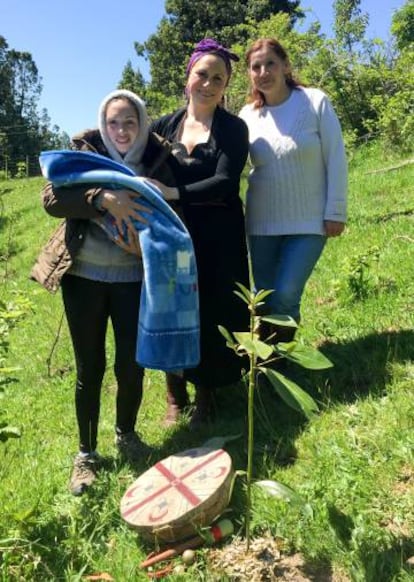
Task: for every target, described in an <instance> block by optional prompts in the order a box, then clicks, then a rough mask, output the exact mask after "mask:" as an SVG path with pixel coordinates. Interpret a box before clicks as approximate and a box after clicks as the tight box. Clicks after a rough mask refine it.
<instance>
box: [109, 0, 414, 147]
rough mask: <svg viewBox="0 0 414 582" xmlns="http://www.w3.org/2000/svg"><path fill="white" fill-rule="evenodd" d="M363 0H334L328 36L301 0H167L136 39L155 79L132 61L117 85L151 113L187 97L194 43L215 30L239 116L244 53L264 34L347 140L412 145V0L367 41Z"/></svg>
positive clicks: (243, 90)
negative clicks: (326, 105) (331, 108)
mask: <svg viewBox="0 0 414 582" xmlns="http://www.w3.org/2000/svg"><path fill="white" fill-rule="evenodd" d="M360 5H361V0H335V2H334V3H333V7H334V15H335V19H334V24H333V30H332V33H333V34H332V36H331V37H330V38H327V36H326V35H325V34H323V33H322V32H321V26H320V23H319V22H317V21H315V22H314V23H312V24H311V25H310V26H309V27H308V29H307V30H306V31H301V28H303V26H304V20H305V13H304V11H303V10H302V8H301V7H300V2H299V1H280V0H247V1H246V0H221V1H220V2H205V1H204V0H167V1H166V2H165V12H166V14H165V16H164V17H163V18H162V19H161V21H160V23H159V25H158V28H157V31H156V32H155V33H154V34H153V35H151V36H150V37H149V38H148V39H147V41H146V42H144V43H135V51H136V53H137V56H138V57H143V58H145V59H146V60H147V61H148V62H149V65H150V79H151V80H150V81H149V82H147V83H146V82H145V81H144V78H143V76H142V74H141V72H140V70H139V67H138V68H134V67H133V66H132V63H131V61H128V62H127V64H126V66H125V68H124V70H123V74H122V78H121V81H120V83H119V88H125V89H130V90H133V91H135V92H136V93H138V94H139V95H141V96H142V97H143V98H144V99H145V101H146V102H147V105H148V109H149V112H150V115H151V116H152V117H158V116H159V115H161V114H163V113H165V112H168V111H172V110H173V109H174V108H175V107H178V106H179V105H180V104H183V102H184V101H183V99H184V97H183V88H184V86H185V66H186V62H187V60H188V57H189V55H190V54H191V52H192V50H193V48H194V45H195V43H197V42H198V41H199V40H201V39H202V38H204V37H209V36H211V37H213V38H215V39H216V40H218V41H219V42H221V43H222V44H224V45H226V46H227V47H229V48H231V49H232V50H233V51H234V52H235V53H237V54H238V55H239V56H240V57H241V60H240V62H239V63H238V64H237V66H236V67H235V71H234V75H233V77H232V80H231V83H230V87H229V89H228V90H227V106H228V107H229V109H230V110H232V111H233V112H235V113H237V112H238V111H239V110H240V108H241V106H242V105H244V103H245V102H246V97H247V93H248V86H247V84H248V80H247V75H246V65H245V62H244V54H245V52H246V49H247V47H248V46H249V45H250V44H251V43H252V42H253V41H254V40H256V39H257V38H259V37H276V38H277V39H278V40H280V41H281V42H282V44H283V45H284V47H285V48H286V49H287V51H288V54H289V55H290V58H291V61H292V65H293V68H294V71H295V76H296V77H297V78H299V80H300V81H301V82H302V83H303V84H305V85H313V86H317V87H320V88H321V89H323V90H325V91H326V92H327V94H328V95H329V97H330V98H331V100H332V101H333V103H334V105H335V108H336V111H337V113H338V116H339V118H340V121H341V124H342V127H343V130H344V134H345V139H346V142H347V145H348V146H350V147H352V146H354V145H358V144H359V143H360V142H361V141H362V140H367V139H370V138H375V137H378V136H380V137H381V138H382V139H383V140H384V142H385V145H386V146H392V147H396V148H399V149H400V150H402V151H412V149H413V145H414V137H413V136H414V115H413V113H414V74H413V67H414V65H413V63H414V59H413V47H414V0H407V1H406V3H405V4H404V5H403V6H402V7H401V8H400V9H399V10H398V11H395V12H394V14H393V18H392V25H391V30H390V38H389V40H387V41H384V40H381V39H367V38H366V33H367V27H368V24H369V16H368V14H367V13H364V12H362V10H361V8H360Z"/></svg>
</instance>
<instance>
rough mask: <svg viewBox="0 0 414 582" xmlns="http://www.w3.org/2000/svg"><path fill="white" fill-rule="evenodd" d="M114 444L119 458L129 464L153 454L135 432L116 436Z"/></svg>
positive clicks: (152, 450) (150, 448) (151, 449)
mask: <svg viewBox="0 0 414 582" xmlns="http://www.w3.org/2000/svg"><path fill="white" fill-rule="evenodd" d="M115 444H116V446H117V448H118V452H119V455H120V457H121V458H122V459H124V460H125V461H130V462H131V463H136V462H138V461H142V460H143V459H147V458H148V457H149V456H150V455H151V454H152V453H153V452H154V449H153V448H152V447H150V446H149V445H147V444H146V443H144V442H143V441H142V440H141V439H140V438H139V436H138V435H137V434H136V433H135V432H126V433H124V434H117V435H116V437H115Z"/></svg>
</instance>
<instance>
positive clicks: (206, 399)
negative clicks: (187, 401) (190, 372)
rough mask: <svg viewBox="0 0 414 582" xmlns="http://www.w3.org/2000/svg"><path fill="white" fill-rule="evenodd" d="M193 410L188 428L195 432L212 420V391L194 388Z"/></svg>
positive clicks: (198, 387)
mask: <svg viewBox="0 0 414 582" xmlns="http://www.w3.org/2000/svg"><path fill="white" fill-rule="evenodd" d="M194 404H195V408H194V411H193V413H192V415H191V418H190V423H189V426H190V428H191V429H192V430H197V429H199V428H201V427H202V426H204V425H205V424H207V423H208V421H209V420H213V417H214V390H213V389H211V388H206V387H205V386H195V400H194Z"/></svg>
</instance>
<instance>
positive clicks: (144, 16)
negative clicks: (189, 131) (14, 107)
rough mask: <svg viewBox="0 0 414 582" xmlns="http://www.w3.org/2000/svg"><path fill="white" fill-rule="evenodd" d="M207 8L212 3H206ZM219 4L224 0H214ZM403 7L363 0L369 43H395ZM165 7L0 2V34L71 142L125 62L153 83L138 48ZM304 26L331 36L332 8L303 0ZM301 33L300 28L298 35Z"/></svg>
mask: <svg viewBox="0 0 414 582" xmlns="http://www.w3.org/2000/svg"><path fill="white" fill-rule="evenodd" d="M206 1H208V0H206ZM214 1H220V0H214ZM404 4H405V0H382V2H381V7H379V2H378V0H361V4H360V8H361V10H362V11H363V12H367V13H368V14H369V19H370V24H369V27H368V30H367V35H366V36H367V38H374V37H379V38H382V39H383V40H387V39H389V37H390V25H391V18H392V14H393V12H394V11H395V10H397V9H399V8H401V7H402V6H403V5H404ZM164 5H165V1H164V0H121V1H119V3H118V2H113V1H110V0H0V35H1V36H3V37H4V38H5V39H6V41H7V43H8V48H9V49H14V50H17V51H25V52H29V53H30V54H31V55H32V58H33V60H34V62H35V64H36V66H37V68H38V71H39V75H40V77H41V81H42V85H43V90H42V94H41V99H40V101H39V108H40V109H42V108H46V109H47V111H48V114H49V116H50V118H51V125H57V126H59V128H60V130H61V131H65V132H66V133H68V134H69V135H70V136H72V135H74V134H75V133H77V132H79V131H81V130H82V129H86V128H89V127H96V125H97V111H98V107H99V104H100V102H101V101H102V99H103V98H104V97H105V96H106V95H107V94H108V93H110V92H111V91H113V90H115V89H116V88H117V85H118V83H119V81H120V79H121V77H122V71H123V69H124V67H125V65H126V64H127V62H128V60H130V61H131V63H132V66H133V67H134V68H137V67H139V69H140V70H141V73H142V74H143V75H144V78H146V79H148V78H149V70H148V63H147V62H146V61H145V60H144V59H143V58H138V57H137V55H136V52H135V49H134V43H135V42H136V41H138V42H144V41H145V40H147V39H148V37H149V36H150V35H151V34H153V33H155V32H156V30H157V26H158V24H159V22H160V20H161V18H162V16H163V15H164V14H165V12H164ZM301 7H302V9H303V10H308V12H307V14H308V17H307V20H306V21H305V30H306V29H307V24H308V23H310V22H312V21H315V20H319V21H320V23H321V25H322V32H324V33H325V34H326V35H327V36H328V37H330V36H333V33H331V29H332V24H333V17H334V13H333V2H332V1H328V0H301ZM302 29H303V27H301V30H302Z"/></svg>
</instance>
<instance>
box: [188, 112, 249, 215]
mask: <svg viewBox="0 0 414 582" xmlns="http://www.w3.org/2000/svg"><path fill="white" fill-rule="evenodd" d="M213 137H214V139H215V141H216V147H217V150H218V161H217V166H216V170H215V173H214V175H212V176H211V177H208V178H205V179H203V180H200V181H198V182H194V183H192V184H186V185H180V184H179V185H178V190H179V193H180V199H181V200H182V202H183V203H184V204H189V205H197V204H209V203H227V202H230V201H231V200H233V199H234V197H235V194H236V193H237V194H236V195H238V191H239V184H240V175H241V173H242V171H243V168H244V166H245V164H246V160H247V155H248V150H249V139H248V129H247V126H246V124H245V123H244V121H242V120H241V119H239V118H237V117H235V116H233V115H232V116H231V117H227V116H224V115H222V114H221V115H220V117H219V118H218V120H217V128H215V129H214V130H213Z"/></svg>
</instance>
